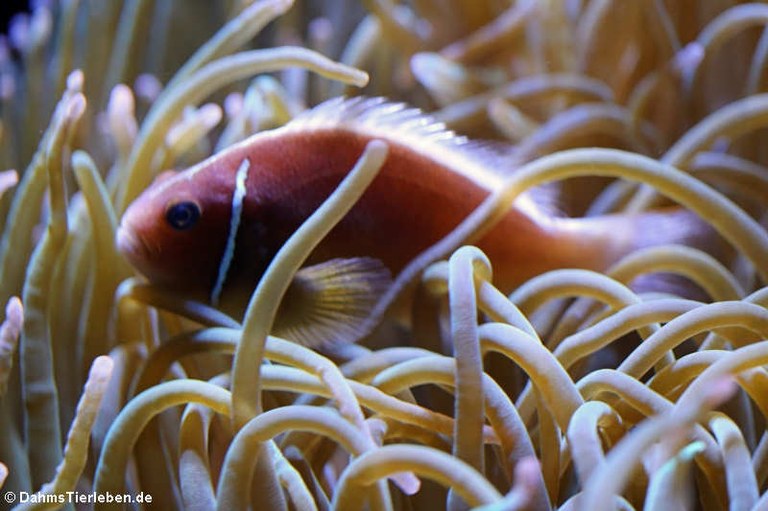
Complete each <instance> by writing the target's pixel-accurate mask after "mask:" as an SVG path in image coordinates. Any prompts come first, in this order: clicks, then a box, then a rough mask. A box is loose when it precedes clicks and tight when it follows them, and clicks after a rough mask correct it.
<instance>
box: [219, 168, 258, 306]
mask: <svg viewBox="0 0 768 511" xmlns="http://www.w3.org/2000/svg"><path fill="white" fill-rule="evenodd" d="M250 167H251V162H249V161H248V160H247V159H245V160H243V163H241V164H240V167H238V169H237V174H235V191H234V192H233V193H232V214H231V216H230V218H229V235H228V236H227V244H226V245H225V246H224V255H223V256H222V258H221V264H219V274H218V276H217V277H216V284H215V285H214V286H213V290H212V291H211V304H213V305H214V306H216V305H218V303H219V297H220V296H221V291H222V289H223V288H224V282H226V280H227V272H228V271H229V266H230V265H231V264H232V258H233V257H234V256H235V240H236V239H237V230H238V228H239V227H240V218H241V217H242V216H243V199H244V198H245V191H246V188H245V180H246V179H247V178H248V169H249V168H250Z"/></svg>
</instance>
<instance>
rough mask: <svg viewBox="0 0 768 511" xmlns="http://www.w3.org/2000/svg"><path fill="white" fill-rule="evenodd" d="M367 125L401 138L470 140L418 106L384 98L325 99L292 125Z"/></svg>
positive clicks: (452, 142)
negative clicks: (410, 105)
mask: <svg viewBox="0 0 768 511" xmlns="http://www.w3.org/2000/svg"><path fill="white" fill-rule="evenodd" d="M329 125H337V126H350V127H363V128H365V127H367V128H371V129H374V130H376V131H379V132H382V133H387V132H388V133H390V134H399V136H402V137H414V136H415V137H419V138H421V139H425V140H429V141H431V142H440V143H442V144H446V145H452V146H460V145H463V144H468V143H469V141H468V140H467V139H466V138H465V137H462V136H459V135H456V133H454V132H453V131H451V130H449V129H448V128H446V127H445V124H443V123H442V122H439V121H436V120H435V119H434V118H432V117H431V116H429V115H427V114H425V113H424V112H422V111H421V110H419V109H418V108H412V107H409V106H407V105H406V104H405V103H394V102H391V101H389V100H387V99H386V98H383V97H375V98H367V97H362V96H358V97H354V98H344V97H338V98H333V99H331V100H328V101H325V102H324V103H321V104H319V105H318V106H316V107H315V108H312V109H311V110H307V111H305V112H303V113H302V114H300V115H299V116H297V117H296V118H295V119H293V120H292V121H291V122H290V123H289V124H288V126H289V127H290V128H294V129H295V128H302V127H311V126H314V127H317V126H329Z"/></svg>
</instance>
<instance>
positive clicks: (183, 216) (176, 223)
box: [165, 202, 200, 230]
mask: <svg viewBox="0 0 768 511" xmlns="http://www.w3.org/2000/svg"><path fill="white" fill-rule="evenodd" d="M198 218H200V208H198V207H197V204H195V203H194V202H179V203H178V204H174V205H173V206H171V207H169V208H168V210H167V211H166V212H165V219H166V220H167V221H168V223H169V224H171V227H173V228H174V229H178V230H184V229H189V228H190V227H192V226H193V225H195V222H197V219H198Z"/></svg>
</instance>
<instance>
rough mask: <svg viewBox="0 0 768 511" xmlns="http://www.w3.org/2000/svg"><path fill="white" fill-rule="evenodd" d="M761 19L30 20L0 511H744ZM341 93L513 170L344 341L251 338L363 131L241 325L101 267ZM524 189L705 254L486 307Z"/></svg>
mask: <svg viewBox="0 0 768 511" xmlns="http://www.w3.org/2000/svg"><path fill="white" fill-rule="evenodd" d="M767 22H768V6H767V5H765V4H758V3H739V2H725V1H722V2H720V1H707V0H689V1H686V2H674V1H667V2H664V1H661V0H659V1H654V2H650V1H647V2H639V1H621V2H619V1H611V0H590V1H580V0H517V1H514V2H512V1H510V2H498V1H493V0H478V1H476V2H460V1H456V0H429V1H427V0H413V1H412V2H407V3H403V4H397V3H395V2H394V1H393V0H368V1H366V2H363V4H362V5H360V4H358V3H357V2H354V1H346V0H337V1H333V2H323V3H312V2H298V3H297V4H296V5H293V1H292V0H256V1H252V2H251V1H246V0H229V1H221V2H205V1H191V0H185V1H180V0H168V1H162V2H152V1H149V0H129V1H117V0H114V1H110V2H95V1H93V2H81V1H78V0H58V1H57V0H50V1H39V2H37V3H36V5H35V6H34V8H33V11H32V13H31V14H29V15H20V16H18V17H17V18H15V19H14V20H13V22H12V23H11V26H10V28H9V32H8V36H7V37H4V38H2V39H0V114H2V117H1V119H0V121H1V124H0V168H2V169H9V170H7V171H5V172H2V173H0V192H2V196H1V198H0V215H2V222H3V225H4V228H3V231H2V241H1V243H0V303H7V308H6V313H5V320H4V322H3V324H2V327H1V328H0V398H1V400H0V406H2V408H3V410H2V413H0V432H1V433H2V434H0V461H1V462H2V464H0V484H2V485H3V486H2V490H3V492H4V497H3V498H4V501H5V503H6V504H9V505H12V504H18V507H19V508H22V509H25V508H30V509H32V508H35V509H53V508H60V507H66V508H72V507H75V508H78V509H80V508H84V509H90V508H104V507H113V506H114V505H115V504H116V503H123V504H122V505H124V506H127V507H129V508H135V509H144V508H146V509H152V508H155V509H198V510H203V509H223V510H230V509H249V508H250V509H269V510H272V509H275V510H278V509H289V508H294V509H301V510H312V509H340V510H352V509H354V510H356V509H364V508H367V509H376V510H379V509H381V510H384V509H450V510H458V509H467V508H470V507H472V508H475V507H476V508H479V509H485V510H515V509H534V510H549V509H584V510H596V509H597V510H599V509H615V508H621V509H639V508H644V509H668V508H675V509H678V508H681V509H705V510H719V509H726V508H728V509H765V508H766V507H768V432H767V431H766V414H768V401H766V395H768V392H767V391H768V388H767V386H768V383H767V382H768V373H766V368H765V367H766V365H768V310H766V307H768V288H766V287H765V285H766V283H768V232H766V228H765V225H766V222H767V221H768V215H766V209H765V204H766V201H767V200H768V154H766V151H765V147H764V146H765V143H766V128H768V95H766V94H763V93H761V91H764V90H765V89H766V85H765V83H764V82H765V75H766V60H768V31H767V30H766V23H767ZM251 47H253V48H257V49H247V48H251ZM360 93H365V94H369V95H386V96H389V97H391V98H393V99H397V100H402V101H406V102H408V103H410V104H414V105H416V106H419V107H420V108H422V109H424V110H425V111H429V112H431V113H432V115H434V116H435V118H437V119H438V120H440V121H442V122H444V123H446V124H447V125H448V127H450V128H452V129H454V130H456V131H457V132H459V133H462V134H465V135H468V136H471V137H474V138H480V139H486V140H495V142H492V143H493V144H505V145H507V146H509V147H511V148H512V154H514V161H515V162H516V165H517V167H518V168H516V169H515V170H514V171H511V172H510V174H509V178H508V179H507V180H506V181H505V183H504V185H503V186H502V187H501V188H500V189H499V190H497V191H495V192H494V193H493V194H492V195H490V196H489V197H488V198H487V200H486V201H485V202H483V203H482V204H481V205H480V206H479V207H478V208H477V209H476V210H475V211H474V212H473V213H472V214H471V215H470V216H468V217H467V218H466V219H465V220H464V221H463V222H462V223H461V224H460V225H459V226H457V227H456V229H455V230H454V231H453V232H451V233H450V234H449V235H448V236H446V237H445V238H444V239H442V240H441V241H440V242H438V243H437V244H435V245H433V246H432V247H430V248H429V249H428V250H427V251H425V252H423V253H422V254H421V255H419V256H418V257H417V258H416V259H414V260H413V261H412V262H411V263H410V264H409V265H408V266H407V267H406V268H405V269H404V270H403V271H402V272H401V273H400V274H399V275H397V277H396V279H395V282H394V284H393V285H392V286H391V287H390V288H389V291H388V292H387V293H385V294H384V295H383V296H381V297H380V299H379V301H378V303H377V304H376V307H375V308H374V310H373V313H372V314H371V316H370V317H369V318H368V320H367V322H366V325H365V333H366V335H364V336H361V337H362V338H361V339H359V340H358V342H357V343H350V344H341V345H331V346H329V345H321V346H317V347H314V348H310V347H306V346H302V345H299V344H296V343H293V342H290V341H288V340H285V339H281V338H279V337H276V336H273V335H271V334H272V333H273V325H274V321H275V315H276V313H277V311H278V307H279V306H280V302H281V300H282V298H283V296H284V295H285V292H286V289H287V287H288V285H289V283H290V282H291V279H292V278H293V275H295V274H296V272H297V271H299V270H300V269H301V267H302V265H303V263H304V261H305V260H306V258H307V257H308V256H309V254H310V253H311V251H312V249H313V247H314V246H315V245H316V244H317V242H318V241H319V240H321V239H322V237H323V236H325V234H327V233H328V232H329V231H330V230H331V229H332V228H333V227H334V225H335V224H336V222H338V221H339V220H340V219H341V218H342V217H343V216H344V215H345V213H346V212H347V211H348V210H349V209H350V208H351V207H352V206H353V205H354V203H355V201H356V200H357V199H358V198H359V197H360V195H361V194H362V193H363V192H364V191H365V189H366V186H367V185H368V184H369V183H370V182H371V181H372V180H373V179H375V176H376V173H377V172H378V170H379V169H380V167H381V166H382V164H383V162H384V161H385V160H386V157H387V152H388V148H387V146H386V144H384V143H383V142H379V141H374V142H372V143H370V144H369V145H368V147H367V148H366V150H365V152H364V153H363V154H361V155H360V158H359V160H358V162H357V164H356V166H355V167H354V168H353V169H350V173H349V175H348V176H347V178H346V179H345V180H344V181H343V182H342V183H341V185H340V186H339V188H338V189H337V190H336V191H335V192H334V193H333V194H332V195H331V196H330V197H328V198H327V200H326V201H325V202H324V203H323V205H322V206H321V207H320V208H319V209H318V210H317V211H316V212H315V213H314V214H313V215H312V216H311V217H310V218H309V219H308V220H307V221H306V222H305V224H304V225H303V226H302V227H301V228H300V229H299V230H298V231H297V232H296V233H295V234H294V235H293V236H292V237H291V239H290V240H289V241H288V242H287V243H286V244H285V246H284V247H283V248H282V249H281V250H280V252H279V253H278V255H277V257H276V258H275V259H274V261H273V262H272V264H271V265H270V267H269V269H268V270H267V272H266V273H265V275H264V276H263V277H262V279H261V281H260V283H259V285H258V287H257V288H256V289H255V290H254V293H253V296H252V298H251V301H250V303H249V306H248V309H247V311H246V313H245V316H244V317H243V318H242V319H240V318H237V319H233V318H231V317H229V316H227V315H225V314H223V313H221V312H220V311H218V310H216V309H214V308H212V307H210V306H209V305H206V304H203V303H198V302H194V301H191V300H189V299H188V298H186V297H180V296H177V295H174V294H171V293H169V292H167V291H165V290H161V289H158V288H155V287H153V286H152V285H150V284H148V283H146V282H145V281H143V280H141V278H139V277H137V276H136V274H135V273H134V271H133V270H132V269H131V267H130V266H129V265H128V264H127V262H126V261H125V260H124V259H123V258H122V256H121V255H120V253H119V252H118V251H117V248H116V245H115V231H116V228H117V223H118V219H119V217H120V215H121V214H122V212H123V211H124V210H125V208H126V207H127V205H128V203H129V202H130V201H131V200H132V199H134V198H135V197H136V196H137V195H138V194H139V193H140V192H141V191H142V190H143V189H144V188H145V187H147V186H148V185H149V183H150V182H151V181H152V179H153V178H154V177H155V176H156V175H157V174H158V173H160V172H161V171H163V170H165V169H168V168H183V167H185V166H187V165H189V164H191V163H194V162H196V161H199V160H201V159H203V158H204V157H206V156H208V155H210V154H212V153H214V152H216V151H219V150H221V149H224V148H226V147H227V146H229V145H231V144H232V143H234V142H237V141H239V140H242V139H243V138H245V137H247V136H248V135H250V134H252V133H255V132H258V131H261V130H266V129H270V128H273V127H277V126H281V125H283V124H285V123H286V122H288V121H289V120H290V119H291V118H293V117H294V116H296V115H297V114H299V113H300V112H301V111H302V110H304V109H305V108H307V107H308V106H311V105H313V104H315V103H318V102H319V101H321V100H324V99H327V98H329V97H333V96H337V95H340V94H347V95H355V94H360ZM205 101H208V103H204V102H205ZM11 169H17V170H11ZM22 169H23V170H22ZM546 183H550V185H549V186H550V187H551V189H552V190H553V194H555V195H556V196H557V200H556V202H557V203H558V206H559V207H560V209H562V210H563V212H564V213H567V214H570V215H578V216H597V215H601V214H605V213H612V212H630V213H631V212H638V211H642V210H645V209H649V208H652V207H656V206H659V205H665V204H667V203H677V204H680V205H681V206H683V207H685V208H688V209H689V210H691V211H693V212H694V213H696V214H697V215H698V216H699V217H700V218H701V219H702V220H703V221H704V222H706V223H707V224H709V225H710V226H711V228H712V230H714V231H716V232H717V233H718V234H719V236H720V238H722V240H721V242H715V241H713V242H712V243H713V244H712V245H711V250H708V251H704V250H701V247H699V248H698V249H697V248H692V247H683V246H674V245H667V246H657V247H650V248H646V249H643V250H638V251H637V252H635V253H632V254H630V255H629V256H627V257H626V258H624V259H623V260H621V261H620V262H618V263H617V264H616V265H615V266H613V267H612V268H610V269H608V270H607V271H606V272H605V273H598V272H594V271H588V270H584V269H575V268H574V269H567V268H566V269H561V270H557V271H553V272H549V273H545V274H542V275H539V276H536V277H534V278H532V279H531V280H529V281H528V282H526V283H524V284H522V285H521V286H520V287H519V288H517V289H516V290H515V291H514V292H513V293H512V294H511V295H509V296H506V295H504V294H503V293H501V292H500V291H499V290H498V289H497V288H496V287H495V286H494V283H493V268H494V267H496V268H498V267H503V265H504V264H505V261H489V260H488V258H487V257H486V256H485V254H483V253H482V252H481V251H480V250H479V249H477V248H475V247H473V246H471V243H472V242H473V240H476V239H479V237H480V235H481V234H482V233H483V232H485V231H486V230H487V229H489V228H490V227H491V226H493V224H494V223H495V222H496V221H497V220H498V219H499V218H500V217H501V216H502V215H503V214H504V213H505V211H507V209H508V208H509V207H510V205H511V204H512V203H513V202H514V200H515V199H516V198H517V197H518V196H520V195H521V194H522V193H524V192H525V191H526V190H528V189H530V188H533V187H536V186H539V185H543V184H546ZM552 183H554V184H552ZM720 245H727V246H728V249H727V250H720V249H719V248H718V247H720ZM670 283H671V284H670ZM655 284H658V285H655ZM405 293H409V294H410V296H412V297H413V306H412V308H411V312H410V314H409V317H408V318H407V320H404V319H403V318H402V317H401V316H402V315H401V314H397V313H394V312H393V309H396V308H397V307H396V306H397V304H398V301H399V298H400V297H402V296H403V294H405ZM64 431H68V433H67V434H63V432H64ZM390 482H391V483H392V484H389V483H390ZM73 492H74V493H73ZM109 499H113V500H109ZM114 499H118V500H114Z"/></svg>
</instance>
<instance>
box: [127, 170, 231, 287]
mask: <svg viewBox="0 0 768 511" xmlns="http://www.w3.org/2000/svg"><path fill="white" fill-rule="evenodd" d="M231 194H232V187H231V186H226V184H225V183H219V182H217V180H215V179H213V180H211V179H208V180H205V182H201V181H200V179H196V178H195V176H193V175H190V174H189V173H187V172H182V173H179V174H176V175H169V174H167V173H164V174H161V176H159V177H158V179H157V180H156V181H155V182H154V183H153V184H152V185H150V187H149V188H147V189H146V190H145V191H144V192H143V193H142V194H141V195H139V197H137V198H136V199H135V200H134V201H133V203H131V204H130V206H129V207H128V209H127V210H126V211H125V213H124V215H123V217H122V219H121V221H120V226H119V228H118V232H117V248H118V250H119V251H120V252H121V253H122V254H123V255H124V256H125V258H126V259H127V260H128V261H129V262H130V263H131V264H132V265H133V266H134V267H135V268H136V269H137V270H139V272H141V273H142V274H143V275H144V276H146V277H147V278H148V279H149V280H150V281H151V282H152V283H153V284H156V285H159V286H162V287H165V288H169V289H171V290H174V291H183V292H201V293H208V292H209V290H210V289H211V286H212V285H213V282H214V281H215V279H216V274H217V271H218V267H219V262H220V260H221V255H222V252H223V251H224V247H225V244H226V240H227V235H228V232H229V222H230V220H229V217H230V202H231V200H230V197H231Z"/></svg>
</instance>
